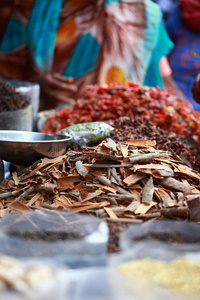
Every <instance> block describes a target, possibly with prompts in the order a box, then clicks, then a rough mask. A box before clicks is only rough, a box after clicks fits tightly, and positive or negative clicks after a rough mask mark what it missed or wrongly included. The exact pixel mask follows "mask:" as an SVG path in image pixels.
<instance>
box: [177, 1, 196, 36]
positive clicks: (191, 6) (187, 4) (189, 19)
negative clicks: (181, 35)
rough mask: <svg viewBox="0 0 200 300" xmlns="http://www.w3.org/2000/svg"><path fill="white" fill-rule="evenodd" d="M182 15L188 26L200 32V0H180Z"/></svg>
mask: <svg viewBox="0 0 200 300" xmlns="http://www.w3.org/2000/svg"><path fill="white" fill-rule="evenodd" d="M179 1H180V7H181V16H182V18H183V20H184V22H185V23H186V24H187V26H188V27H189V28H190V29H191V30H193V31H197V32H200V0H179Z"/></svg>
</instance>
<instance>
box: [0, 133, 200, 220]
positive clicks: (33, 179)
mask: <svg viewBox="0 0 200 300" xmlns="http://www.w3.org/2000/svg"><path fill="white" fill-rule="evenodd" d="M199 182H200V175H199V174H198V173H197V172H195V171H194V170H193V169H191V168H190V167H188V166H187V165H186V164H185V163H184V162H183V161H182V160H180V159H179V158H178V157H177V156H176V155H173V153H171V152H169V151H163V150H157V149H156V148H155V141H148V140H128V141H127V142H126V143H119V144H117V143H115V142H114V141H113V140H112V139H106V140H104V141H103V142H102V143H101V144H99V145H98V146H95V147H86V148H83V149H82V151H80V152H75V151H71V152H68V153H67V154H66V155H63V156H60V157H57V158H54V159H48V158H44V159H42V160H40V161H38V162H36V163H35V164H34V165H32V166H31V167H29V168H27V169H25V170H24V171H23V172H22V173H21V175H17V174H16V173H13V178H12V179H11V180H4V181H3V182H2V184H1V186H0V198H1V209H0V214H1V216H3V215H6V214H9V213H11V212H16V211H17V212H19V211H28V210H31V209H43V210H44V209H61V210H63V209H64V210H66V211H70V212H82V213H88V214H94V215H97V216H99V217H101V218H103V219H105V220H107V219H108V220H112V221H114V222H122V221H123V222H128V223H141V222H143V221H146V220H148V219H160V218H162V217H164V216H165V217H169V218H173V219H174V218H175V219H180V220H185V219H189V220H190V221H194V222H197V221H200V207H199V198H198V197H199V196H200V190H199Z"/></svg>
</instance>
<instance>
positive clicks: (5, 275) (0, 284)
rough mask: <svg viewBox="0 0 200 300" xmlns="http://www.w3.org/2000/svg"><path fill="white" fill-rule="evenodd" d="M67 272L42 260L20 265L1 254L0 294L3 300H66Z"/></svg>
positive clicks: (11, 258)
mask: <svg viewBox="0 0 200 300" xmlns="http://www.w3.org/2000/svg"><path fill="white" fill-rule="evenodd" d="M68 290H69V276H68V270H67V269H66V268H65V269H64V268H62V267H61V266H56V265H55V264H52V263H51V264H50V263H48V264H47V263H44V262H43V261H42V260H37V261H32V260H29V261H26V262H24V261H22V260H20V259H16V258H13V257H10V256H7V255H1V254H0V293H1V299H4V300H7V299H8V300H34V299H38V300H50V299H52V300H53V299H59V300H61V299H63V300H64V299H66V295H67V293H68Z"/></svg>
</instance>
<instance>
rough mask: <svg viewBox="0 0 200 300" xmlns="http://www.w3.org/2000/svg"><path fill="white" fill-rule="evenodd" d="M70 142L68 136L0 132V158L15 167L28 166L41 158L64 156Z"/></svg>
mask: <svg viewBox="0 0 200 300" xmlns="http://www.w3.org/2000/svg"><path fill="white" fill-rule="evenodd" d="M70 140H71V136H69V135H67V136H66V135H62V134H46V133H41V132H30V131H15V130H0V158H1V159H3V160H5V161H8V162H11V163H13V164H16V165H22V166H29V165H31V164H33V163H34V162H36V161H37V160H38V159H40V158H42V157H49V158H53V157H57V156H59V155H62V154H64V153H65V152H66V149H67V146H68V142H69V141H70Z"/></svg>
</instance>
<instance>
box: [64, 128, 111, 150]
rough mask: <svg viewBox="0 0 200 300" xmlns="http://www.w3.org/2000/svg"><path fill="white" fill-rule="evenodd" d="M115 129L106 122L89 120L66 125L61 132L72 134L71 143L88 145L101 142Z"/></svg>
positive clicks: (82, 145) (81, 145)
mask: <svg viewBox="0 0 200 300" xmlns="http://www.w3.org/2000/svg"><path fill="white" fill-rule="evenodd" d="M113 129H114V128H113V127H112V126H110V125H109V124H107V123H105V122H88V123H79V124H75V125H72V126H69V127H66V128H64V129H62V130H61V131H60V133H61V134H70V135H71V137H72V140H71V145H78V146H80V147H86V146H89V145H94V144H96V143H98V142H101V141H102V140H103V139H104V138H105V137H106V136H107V135H108V134H109V133H110V132H111V131H112V130H113Z"/></svg>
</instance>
